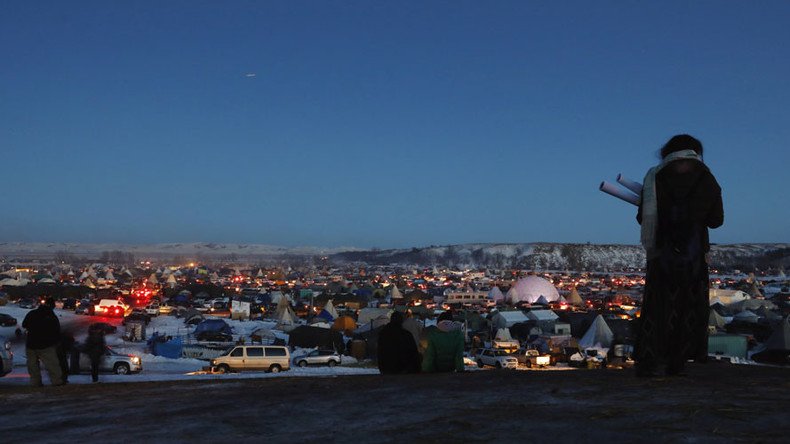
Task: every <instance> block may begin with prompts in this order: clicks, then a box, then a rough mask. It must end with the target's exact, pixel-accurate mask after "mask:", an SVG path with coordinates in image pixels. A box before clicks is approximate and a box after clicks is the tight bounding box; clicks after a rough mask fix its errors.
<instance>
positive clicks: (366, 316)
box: [357, 307, 392, 326]
mask: <svg viewBox="0 0 790 444" xmlns="http://www.w3.org/2000/svg"><path fill="white" fill-rule="evenodd" d="M390 314H392V310H391V309H389V308H370V307H367V308H363V309H361V310H359V317H358V318H357V324H359V325H360V326H362V325H364V324H367V323H368V322H370V321H371V320H374V319H379V318H382V317H383V318H385V319H386V322H389V318H390ZM386 322H385V323H386Z"/></svg>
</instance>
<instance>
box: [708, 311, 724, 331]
mask: <svg viewBox="0 0 790 444" xmlns="http://www.w3.org/2000/svg"><path fill="white" fill-rule="evenodd" d="M726 325H727V321H725V320H724V317H723V316H722V315H720V314H719V312H717V311H716V310H713V309H711V311H710V315H709V316H708V326H710V327H715V328H717V329H720V330H723V329H724V327H725V326H726Z"/></svg>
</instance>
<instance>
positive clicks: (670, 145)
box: [661, 134, 702, 159]
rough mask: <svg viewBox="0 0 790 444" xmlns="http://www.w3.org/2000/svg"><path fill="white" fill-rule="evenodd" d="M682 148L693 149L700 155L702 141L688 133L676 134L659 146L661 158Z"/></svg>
mask: <svg viewBox="0 0 790 444" xmlns="http://www.w3.org/2000/svg"><path fill="white" fill-rule="evenodd" d="M683 150H694V152H696V153H697V154H699V155H700V157H702V142H700V141H699V140H697V139H695V138H694V137H691V136H689V135H688V134H678V135H677V136H674V137H672V138H671V139H669V142H667V143H666V144H665V145H664V147H663V148H661V158H662V159H663V158H665V157H667V156H668V155H670V154H672V153H674V152H677V151H683Z"/></svg>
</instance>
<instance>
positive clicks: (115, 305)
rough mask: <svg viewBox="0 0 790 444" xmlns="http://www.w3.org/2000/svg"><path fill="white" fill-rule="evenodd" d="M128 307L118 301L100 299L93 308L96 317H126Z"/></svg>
mask: <svg viewBox="0 0 790 444" xmlns="http://www.w3.org/2000/svg"><path fill="white" fill-rule="evenodd" d="M128 310H129V306H128V305H126V304H124V303H123V302H121V301H119V300H118V299H102V300H101V301H99V303H98V304H96V305H95V306H94V314H95V315H96V316H118V317H121V318H122V317H124V316H126V312H127V311H128Z"/></svg>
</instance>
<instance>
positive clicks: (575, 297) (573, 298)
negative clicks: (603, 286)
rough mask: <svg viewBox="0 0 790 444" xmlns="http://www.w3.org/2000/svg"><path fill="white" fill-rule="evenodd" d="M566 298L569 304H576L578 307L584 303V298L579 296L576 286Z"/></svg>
mask: <svg viewBox="0 0 790 444" xmlns="http://www.w3.org/2000/svg"><path fill="white" fill-rule="evenodd" d="M566 300H567V301H568V304H570V305H575V306H577V307H581V306H583V305H584V300H582V297H581V296H579V291H578V290H576V287H574V288H573V290H571V292H570V294H569V295H568V297H567V298H566Z"/></svg>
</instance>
